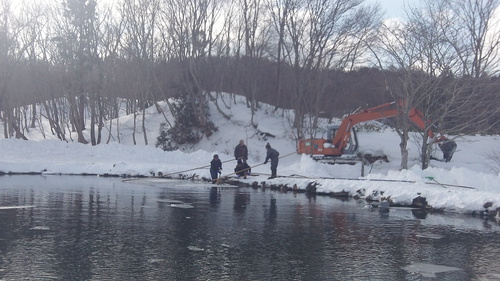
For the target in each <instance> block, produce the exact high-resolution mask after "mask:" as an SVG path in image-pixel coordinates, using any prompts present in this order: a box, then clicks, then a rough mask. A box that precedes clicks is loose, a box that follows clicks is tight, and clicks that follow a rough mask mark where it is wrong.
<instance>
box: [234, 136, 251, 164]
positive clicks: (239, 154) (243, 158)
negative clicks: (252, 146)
mask: <svg viewBox="0 0 500 281" xmlns="http://www.w3.org/2000/svg"><path fill="white" fill-rule="evenodd" d="M234 158H236V160H238V164H241V163H246V162H247V159H248V149H247V146H246V145H245V141H244V140H240V143H239V144H238V145H237V146H236V147H235V148H234Z"/></svg>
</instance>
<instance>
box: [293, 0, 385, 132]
mask: <svg viewBox="0 0 500 281" xmlns="http://www.w3.org/2000/svg"><path fill="white" fill-rule="evenodd" d="M361 4H362V1H359V0H352V1H321V0H318V1H297V2H296V4H295V5H292V7H293V8H291V9H290V10H289V13H288V17H289V20H288V22H287V25H286V26H287V32H288V35H289V38H288V39H287V41H286V50H287V58H289V61H290V65H292V66H293V69H294V78H295V83H296V85H295V90H294V93H293V95H292V100H293V107H294V108H295V112H296V114H295V118H296V119H295V121H294V127H295V128H297V132H298V136H299V137H302V136H304V134H306V133H307V130H309V132H308V133H309V134H311V136H312V137H314V134H315V128H316V127H317V121H318V119H317V118H312V119H311V123H310V124H308V126H307V128H306V129H307V130H303V123H304V116H305V114H306V113H311V114H313V115H314V116H319V109H320V104H321V103H322V101H323V100H324V97H325V95H326V94H327V93H326V92H325V89H326V86H327V81H328V79H327V78H326V74H327V72H325V70H331V69H344V68H346V67H348V66H349V65H350V64H352V63H355V62H356V61H357V58H360V57H361V55H362V53H363V52H362V51H361V47H360V46H361V45H362V44H361V42H364V41H365V36H366V35H365V34H369V33H372V30H374V28H375V27H376V26H377V25H378V20H379V19H380V17H379V16H377V15H378V10H377V9H378V8H377V6H369V7H365V6H362V5H361ZM328 94H329V95H334V94H335V93H328Z"/></svg>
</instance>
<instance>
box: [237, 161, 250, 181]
mask: <svg viewBox="0 0 500 281" xmlns="http://www.w3.org/2000/svg"><path fill="white" fill-rule="evenodd" d="M234 173H235V174H236V176H237V178H240V177H243V178H244V179H246V178H247V176H248V175H250V166H248V164H247V163H244V162H243V163H239V164H238V165H236V168H234Z"/></svg>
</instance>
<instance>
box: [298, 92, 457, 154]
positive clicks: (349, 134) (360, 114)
mask: <svg viewBox="0 0 500 281" xmlns="http://www.w3.org/2000/svg"><path fill="white" fill-rule="evenodd" d="M403 103H404V102H402V101H401V102H399V105H403ZM397 105H398V104H397V103H396V102H395V101H394V102H389V103H385V104H382V105H379V106H376V107H372V108H368V109H363V110H360V111H357V112H355V113H353V114H351V115H349V116H347V117H345V118H344V119H342V122H341V123H340V125H338V126H335V125H334V126H329V127H328V128H327V129H328V130H327V139H304V140H299V143H298V145H297V152H298V153H305V154H310V155H312V157H313V158H314V159H315V160H316V161H319V162H323V163H329V164H354V163H356V161H359V158H360V156H358V147H359V144H358V138H357V135H356V131H355V130H354V126H355V125H356V124H358V123H361V122H365V121H371V120H378V119H382V118H387V117H395V116H397V115H399V114H400V110H399V108H400V107H399V106H397ZM408 117H409V118H410V120H412V121H413V123H415V124H416V125H417V126H418V127H419V128H420V129H422V130H425V129H426V127H427V125H426V124H428V122H426V119H425V117H424V115H423V114H422V113H421V112H420V111H419V110H417V109H416V108H412V109H410V111H409V112H408ZM427 135H428V136H429V138H431V139H433V140H434V141H435V142H437V143H438V145H439V148H440V149H441V151H442V152H443V160H442V161H445V162H449V161H450V160H451V157H452V156H453V153H454V152H455V150H456V147H457V145H456V143H455V142H454V141H453V140H450V139H448V138H446V137H445V136H443V135H441V136H439V137H436V136H435V134H434V132H433V131H432V130H430V129H428V130H427Z"/></svg>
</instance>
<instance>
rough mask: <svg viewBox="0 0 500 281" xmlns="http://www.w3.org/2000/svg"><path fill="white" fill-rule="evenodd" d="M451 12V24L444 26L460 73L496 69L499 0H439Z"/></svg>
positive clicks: (499, 57)
mask: <svg viewBox="0 0 500 281" xmlns="http://www.w3.org/2000/svg"><path fill="white" fill-rule="evenodd" d="M438 2H443V5H446V8H447V9H448V11H451V12H452V16H453V20H454V23H455V25H454V26H453V28H450V29H449V30H448V33H449V41H450V42H451V43H452V44H453V45H454V47H455V48H456V52H457V55H458V56H459V58H460V60H461V62H462V67H463V69H462V71H463V74H464V75H469V76H472V77H475V78H478V77H480V76H482V75H485V74H486V75H493V74H496V73H498V71H500V70H499V69H498V64H499V63H500V53H499V52H500V50H499V49H500V48H499V47H500V18H498V15H497V16H495V12H498V8H499V6H500V0H441V1H438Z"/></svg>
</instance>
